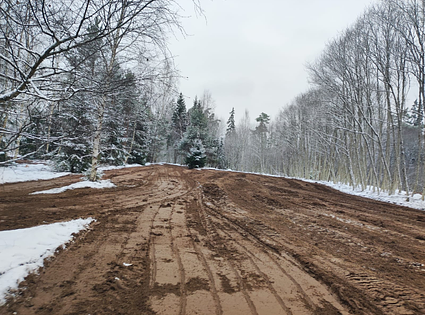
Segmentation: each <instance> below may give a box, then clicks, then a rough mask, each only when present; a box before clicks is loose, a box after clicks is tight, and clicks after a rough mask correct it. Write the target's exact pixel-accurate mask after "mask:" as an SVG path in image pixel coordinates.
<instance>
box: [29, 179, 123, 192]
mask: <svg viewBox="0 0 425 315" xmlns="http://www.w3.org/2000/svg"><path fill="white" fill-rule="evenodd" d="M113 187H116V186H115V185H114V184H113V183H112V182H111V181H110V180H109V179H108V180H101V181H99V182H91V181H88V180H85V181H82V182H78V183H74V184H71V185H68V186H64V187H60V188H53V189H49V190H42V191H36V192H33V193H31V194H30V195H38V194H60V193H62V192H64V191H67V190H70V189H77V188H97V189H102V188H113Z"/></svg>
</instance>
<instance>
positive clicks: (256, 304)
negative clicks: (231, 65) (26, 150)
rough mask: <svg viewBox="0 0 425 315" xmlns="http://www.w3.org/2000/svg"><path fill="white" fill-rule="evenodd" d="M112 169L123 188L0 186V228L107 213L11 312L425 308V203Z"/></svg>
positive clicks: (291, 183)
mask: <svg viewBox="0 0 425 315" xmlns="http://www.w3.org/2000/svg"><path fill="white" fill-rule="evenodd" d="M105 178H106V179H111V180H112V182H114V183H115V184H116V185H117V187H116V188H112V189H104V190H95V189H81V190H74V191H66V192H64V193H61V194H59V195H29V193H31V192H34V191H39V190H45V189H50V188H56V187H61V186H64V185H68V184H71V183H73V182H77V181H79V176H67V177H63V178H59V179H54V180H48V181H38V182H27V183H17V184H5V185H1V186H0V200H1V203H0V230H8V229H16V228H24V227H30V226H34V225H38V224H43V223H52V222H56V221H63V220H69V219H75V218H79V217H89V216H92V217H94V218H96V219H97V222H95V223H93V224H92V225H91V228H90V230H89V231H87V232H84V233H80V234H79V235H78V236H77V237H76V239H75V241H74V242H73V243H71V244H69V246H68V247H67V249H66V250H61V251H58V253H57V255H56V256H55V257H54V258H53V259H51V260H49V261H48V262H46V267H45V268H44V269H42V270H40V271H39V274H38V275H30V276H29V277H27V279H26V280H25V281H24V282H23V283H22V284H21V286H20V290H19V292H17V293H16V298H14V299H9V300H8V302H7V304H5V305H3V306H2V307H0V314H18V315H21V314H22V315H23V314H92V315H93V314H179V315H180V314H217V315H219V314H232V315H233V314H235V315H236V314H241V315H242V314H267V315H271V314H326V315H332V314H425V268H424V267H423V266H422V264H425V213H424V212H421V211H417V210H412V209H408V208H403V207H399V206H394V205H390V204H385V203H381V202H376V201H372V200H368V199H363V198H360V197H354V196H350V195H346V194H343V193H340V192H338V191H335V190H333V189H331V188H327V187H325V186H321V185H316V184H311V183H305V182H301V181H297V180H288V179H282V178H272V177H265V176H258V175H250V174H241V173H229V172H220V171H213V170H202V171H199V170H188V169H186V168H183V167H177V166H149V167H142V168H129V169H123V170H115V171H108V172H107V173H106V176H105ZM128 264H131V265H128Z"/></svg>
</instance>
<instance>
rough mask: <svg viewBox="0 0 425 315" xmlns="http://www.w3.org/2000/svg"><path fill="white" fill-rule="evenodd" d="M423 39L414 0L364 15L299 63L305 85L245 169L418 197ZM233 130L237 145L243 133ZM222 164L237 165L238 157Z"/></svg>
mask: <svg viewBox="0 0 425 315" xmlns="http://www.w3.org/2000/svg"><path fill="white" fill-rule="evenodd" d="M424 38H425V4H424V2H423V1H416V0H406V1H401V0H384V1H381V2H379V3H378V4H376V5H374V6H372V7H370V8H369V9H367V11H366V12H365V13H364V14H363V15H362V16H361V17H360V18H359V19H358V20H357V22H356V23H355V24H354V25H353V26H351V27H350V28H348V29H347V30H345V31H344V32H343V33H342V34H341V35H340V36H338V37H337V38H336V39H334V40H332V41H330V42H329V44H328V45H327V47H326V49H325V50H324V51H323V52H322V54H321V56H320V57H319V58H318V59H317V60H316V61H315V62H314V63H312V64H310V65H309V66H308V69H309V73H310V81H311V84H312V87H311V89H310V90H309V91H306V92H305V93H303V94H302V95H299V96H298V97H296V99H295V100H294V101H293V102H292V103H291V104H290V105H289V106H287V107H285V108H284V109H282V110H281V111H280V113H279V115H278V117H276V118H275V119H274V120H273V122H272V123H270V126H269V128H268V131H267V137H265V138H267V141H266V146H267V149H265V150H264V149H263V144H261V145H256V150H257V151H256V153H255V154H254V156H255V157H256V158H257V160H258V163H257V164H255V166H252V167H248V169H251V170H254V171H262V172H269V173H279V174H285V175H288V176H296V177H303V178H310V179H318V180H327V181H334V182H343V183H347V184H350V185H352V186H360V187H362V188H366V187H367V186H373V187H374V188H376V189H378V190H385V191H389V192H390V193H393V192H394V191H395V190H396V189H400V190H404V191H407V192H412V193H414V192H417V193H423V192H425V191H424V178H425V173H424V171H425V168H424V163H425V159H424V121H423V116H424V100H425V95H424V93H425V90H424V87H425V86H424V82H425V41H424ZM409 100H414V101H409ZM236 134H237V136H232V137H235V138H237V140H236V141H234V143H235V146H236V147H238V145H240V143H241V142H242V143H243V141H244V140H242V138H243V137H244V135H245V134H246V133H245V131H244V127H243V126H242V128H241V129H240V130H238V129H237V128H236ZM260 139H261V138H260ZM263 140H264V139H263ZM255 141H257V142H258V140H255ZM232 142H233V141H232ZM263 142H264V141H263ZM226 143H227V141H226ZM259 143H262V142H261V141H260V142H259ZM231 151H232V152H233V150H231ZM236 152H238V151H236ZM229 158H230V160H231V161H232V162H231V163H230V164H231V165H232V167H234V168H236V169H245V167H246V166H245V164H240V162H239V160H240V159H241V158H242V156H241V154H238V153H236V154H234V155H233V156H229Z"/></svg>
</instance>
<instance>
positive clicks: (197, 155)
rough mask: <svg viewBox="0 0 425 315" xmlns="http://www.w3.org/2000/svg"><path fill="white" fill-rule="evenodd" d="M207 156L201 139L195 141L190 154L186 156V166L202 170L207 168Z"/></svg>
mask: <svg viewBox="0 0 425 315" xmlns="http://www.w3.org/2000/svg"><path fill="white" fill-rule="evenodd" d="M206 159H207V156H206V155H205V148H204V145H203V144H202V140H201V139H198V138H197V139H194V140H193V142H192V145H191V147H190V148H189V152H188V153H187V156H186V165H187V166H188V167H189V168H190V169H192V168H201V167H204V166H205V163H206Z"/></svg>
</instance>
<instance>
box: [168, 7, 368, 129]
mask: <svg viewBox="0 0 425 315" xmlns="http://www.w3.org/2000/svg"><path fill="white" fill-rule="evenodd" d="M201 2H202V8H203V10H204V11H205V17H202V16H201V17H199V16H197V15H196V13H195V11H194V8H193V2H192V0H179V1H178V3H179V4H180V5H181V6H182V8H183V9H184V11H182V12H181V14H182V15H185V16H190V17H189V18H187V19H184V20H183V22H182V24H183V27H184V29H185V30H186V32H187V34H188V36H186V38H185V37H184V36H182V35H180V34H176V38H171V41H170V46H169V47H170V50H171V52H172V54H173V55H174V56H175V63H176V66H177V68H178V69H179V70H180V74H181V75H182V76H183V77H187V79H181V80H180V91H181V92H182V93H183V94H184V95H185V96H186V106H187V107H188V108H189V107H191V106H192V105H193V99H194V97H195V96H196V95H197V96H198V97H201V96H202V94H203V92H204V90H208V91H209V92H210V93H211V95H212V97H213V99H214V100H215V103H216V107H215V111H216V113H217V115H218V117H219V118H223V119H225V120H227V119H228V117H229V112H230V111H231V109H232V107H235V111H236V121H238V120H239V119H240V118H241V117H242V115H243V113H244V111H245V109H248V110H249V113H250V117H251V120H252V121H253V120H254V119H255V118H256V117H258V116H259V114H260V113H261V112H265V113H267V114H269V115H271V116H272V118H273V117H274V116H275V115H276V114H277V113H278V111H279V109H281V108H282V107H284V106H285V105H287V104H288V103H290V102H291V101H292V100H293V99H294V98H295V97H296V96H297V95H299V94H300V93H302V92H305V91H307V89H308V74H307V71H306V64H307V63H309V62H313V61H314V60H315V59H316V58H317V57H319V56H320V53H321V52H322V51H323V50H324V48H325V46H326V43H327V42H329V41H330V40H332V39H333V38H335V37H336V36H338V34H340V33H341V32H342V31H344V30H345V29H346V28H347V27H348V26H350V25H352V24H353V23H354V22H355V21H356V19H357V18H358V17H359V16H360V15H361V14H362V13H363V12H364V11H365V9H366V8H367V7H368V6H369V5H370V4H371V3H374V2H376V1H373V0H262V1H258V0H257V1H253V0H213V1H212V0H201Z"/></svg>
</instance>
